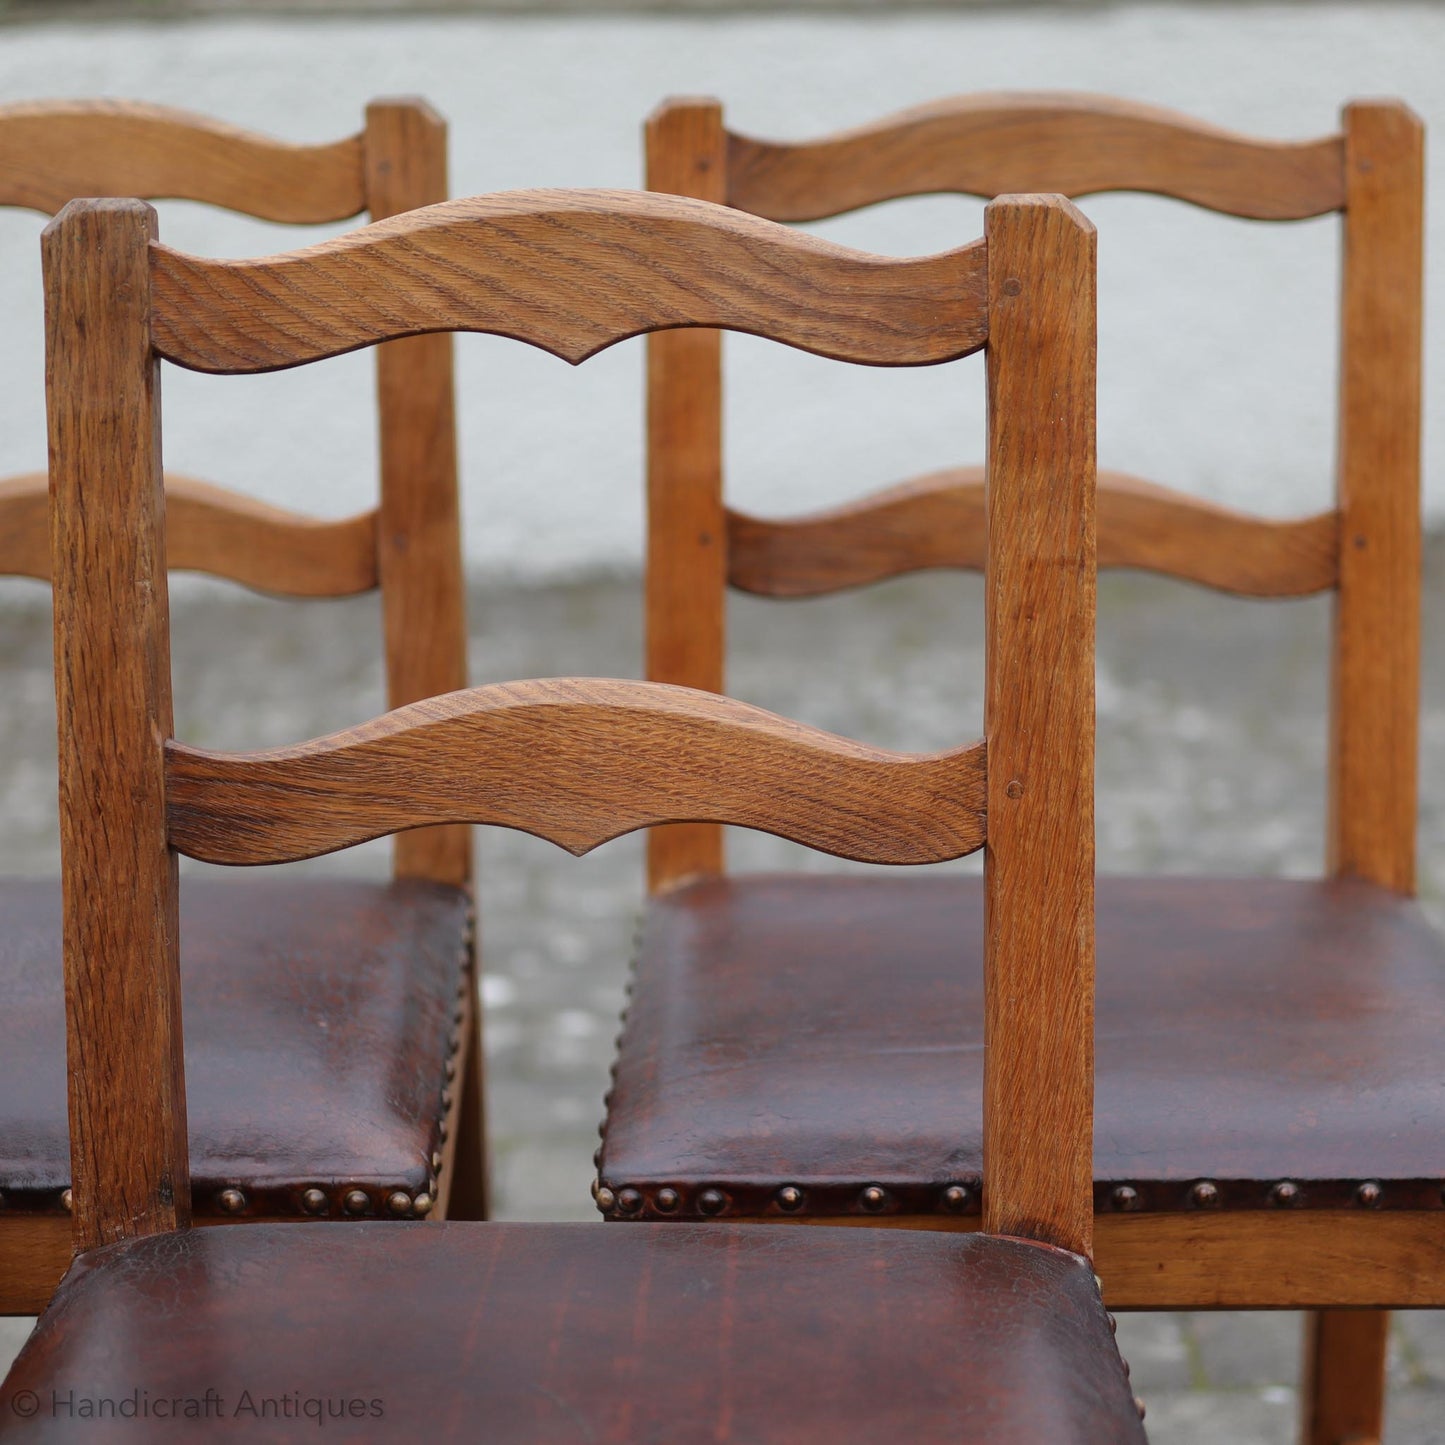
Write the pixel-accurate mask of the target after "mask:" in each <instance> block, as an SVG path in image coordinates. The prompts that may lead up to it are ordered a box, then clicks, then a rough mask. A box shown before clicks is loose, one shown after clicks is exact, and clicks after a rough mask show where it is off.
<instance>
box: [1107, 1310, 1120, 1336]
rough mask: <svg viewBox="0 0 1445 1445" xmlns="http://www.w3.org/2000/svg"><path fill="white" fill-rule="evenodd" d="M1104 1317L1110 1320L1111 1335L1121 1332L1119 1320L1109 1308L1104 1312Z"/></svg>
mask: <svg viewBox="0 0 1445 1445" xmlns="http://www.w3.org/2000/svg"><path fill="white" fill-rule="evenodd" d="M1104 1318H1105V1319H1106V1320H1108V1321H1109V1333H1110V1334H1111V1335H1117V1334H1118V1333H1119V1321H1118V1320H1117V1319H1116V1318H1115V1317H1114V1316H1113V1315H1111V1314H1110V1313H1109V1312H1108V1311H1107V1310H1106V1311H1105V1312H1104Z"/></svg>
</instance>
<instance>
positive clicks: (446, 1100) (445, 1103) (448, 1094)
mask: <svg viewBox="0 0 1445 1445" xmlns="http://www.w3.org/2000/svg"><path fill="white" fill-rule="evenodd" d="M451 1106H452V1091H451V1090H450V1089H443V1090H442V1108H443V1109H450V1108H451Z"/></svg>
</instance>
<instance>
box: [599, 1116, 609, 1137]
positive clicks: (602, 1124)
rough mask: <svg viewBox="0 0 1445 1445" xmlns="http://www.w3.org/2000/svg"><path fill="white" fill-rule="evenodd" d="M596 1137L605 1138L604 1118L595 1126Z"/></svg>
mask: <svg viewBox="0 0 1445 1445" xmlns="http://www.w3.org/2000/svg"><path fill="white" fill-rule="evenodd" d="M597 1137H598V1138H599V1139H605V1138H606V1137H607V1120H606V1119H604V1120H602V1122H601V1123H600V1124H598V1126H597Z"/></svg>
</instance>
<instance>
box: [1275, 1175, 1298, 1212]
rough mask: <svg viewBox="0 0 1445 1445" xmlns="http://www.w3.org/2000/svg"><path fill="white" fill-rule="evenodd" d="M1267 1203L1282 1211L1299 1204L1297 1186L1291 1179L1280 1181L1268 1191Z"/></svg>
mask: <svg viewBox="0 0 1445 1445" xmlns="http://www.w3.org/2000/svg"><path fill="white" fill-rule="evenodd" d="M1269 1202H1270V1203H1271V1204H1273V1205H1276V1206H1277V1207H1279V1208H1282V1209H1288V1208H1289V1207H1290V1206H1291V1205H1293V1204H1297V1203H1298V1202H1299V1185H1298V1184H1296V1183H1295V1182H1294V1181H1293V1180H1291V1179H1281V1180H1280V1181H1279V1183H1278V1184H1276V1185H1275V1186H1274V1188H1273V1189H1271V1190H1270V1191H1269Z"/></svg>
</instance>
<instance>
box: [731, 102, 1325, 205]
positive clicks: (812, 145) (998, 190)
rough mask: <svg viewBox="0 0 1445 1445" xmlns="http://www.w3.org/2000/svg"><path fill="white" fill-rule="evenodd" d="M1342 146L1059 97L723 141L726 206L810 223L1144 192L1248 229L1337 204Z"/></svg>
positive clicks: (932, 107)
mask: <svg viewBox="0 0 1445 1445" xmlns="http://www.w3.org/2000/svg"><path fill="white" fill-rule="evenodd" d="M1343 173H1344V157H1343V151H1342V146H1341V142H1340V138H1339V137H1338V136H1326V137H1323V138H1322V139H1319V140H1313V141H1304V142H1282V141H1268V140H1258V139H1255V138H1253V137H1250V136H1242V135H1236V134H1234V133H1232V132H1230V131H1226V130H1221V129H1219V128H1218V127H1216V126H1212V125H1207V124H1205V123H1204V122H1203V121H1198V120H1195V119H1193V118H1192V117H1190V116H1186V115H1180V114H1178V113H1177V112H1175V111H1169V110H1163V109H1160V108H1159V107H1156V106H1149V105H1141V104H1139V103H1137V102H1134V101H1124V100H1114V99H1110V98H1108V97H1106V96H1098V95H1073V94H1069V93H1067V92H1044V93H1039V94H1031V93H1008V92H1001V93H997V94H979V95H964V96H957V97H954V98H952V99H948V100H941V101H935V102H933V103H931V104H928V105H921V106H918V107H916V108H915V109H912V110H906V111H902V112H900V113H899V114H897V115H893V116H888V117H886V118H885V119H883V120H879V121H875V122H874V123H872V124H871V125H865V126H860V127H859V128H858V129H856V130H849V131H843V132H840V133H838V134H836V135H832V136H827V137H824V138H823V139H821V140H815V141H807V142H801V143H799V142H793V143H788V142H773V141H762V140H752V139H750V138H748V137H746V136H740V135H730V136H729V137H728V196H727V199H728V204H729V205H732V206H737V207H739V208H740V209H741V210H744V211H749V212H751V213H752V214H753V215H756V216H767V217H768V218H769V219H771V220H774V221H815V220H821V219H823V218H824V217H827V216H836V215H839V214H841V213H842V212H844V211H851V210H856V209H857V208H859V207H860V206H869V205H873V204H875V203H877V202H879V201H885V200H890V199H893V198H896V197H901V196H913V195H924V194H929V193H933V192H959V193H962V194H965V195H974V196H982V197H985V198H987V197H991V196H997V195H1000V194H1002V193H1003V192H1005V191H1057V192H1059V193H1061V194H1063V195H1066V196H1073V197H1075V198H1077V197H1080V196H1087V195H1093V194H1095V193H1097V192H1099V191H1151V192H1154V193H1156V194H1158V195H1164V196H1174V197H1177V198H1178V199H1179V200H1183V201H1191V202H1193V203H1194V204H1195V205H1197V206H1203V207H1205V208H1207V209H1209V210H1214V211H1222V212H1224V213H1225V214H1227V215H1233V216H1244V217H1251V218H1253V219H1256V220H1268V221H1283V220H1301V219H1303V218H1305V217H1307V216H1318V215H1322V214H1324V213H1325V212H1327V211H1333V210H1337V209H1338V208H1339V206H1340V204H1341V202H1342V201H1343V199H1344V179H1343Z"/></svg>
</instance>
